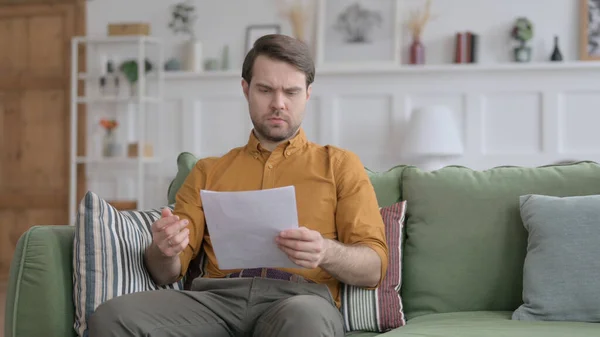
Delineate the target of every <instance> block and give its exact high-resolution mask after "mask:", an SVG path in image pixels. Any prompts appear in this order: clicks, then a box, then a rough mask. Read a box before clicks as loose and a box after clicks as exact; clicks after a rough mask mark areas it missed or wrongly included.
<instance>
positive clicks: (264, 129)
mask: <svg viewBox="0 0 600 337" xmlns="http://www.w3.org/2000/svg"><path fill="white" fill-rule="evenodd" d="M272 117H279V118H283V117H282V116H281V114H280V113H279V112H275V113H273V114H271V115H270V116H268V117H266V119H265V121H264V122H262V123H261V122H259V121H256V120H255V119H252V124H253V125H254V131H255V132H256V133H257V134H258V136H259V138H262V139H264V140H266V141H269V142H273V143H278V142H282V141H284V140H287V139H290V138H291V137H292V136H294V135H295V134H296V132H297V131H298V128H299V127H300V126H299V125H290V124H289V122H290V121H289V120H288V119H285V118H283V119H284V121H285V123H283V124H281V125H268V124H267V123H268V122H267V119H268V118H272Z"/></svg>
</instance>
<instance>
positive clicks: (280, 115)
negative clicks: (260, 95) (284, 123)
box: [266, 110, 287, 120]
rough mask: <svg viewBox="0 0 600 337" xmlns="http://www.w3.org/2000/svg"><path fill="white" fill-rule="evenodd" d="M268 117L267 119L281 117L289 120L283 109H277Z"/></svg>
mask: <svg viewBox="0 0 600 337" xmlns="http://www.w3.org/2000/svg"><path fill="white" fill-rule="evenodd" d="M266 118H267V119H269V118H280V119H283V120H287V118H286V117H285V116H284V115H283V112H282V111H281V110H275V111H273V112H272V113H271V114H270V115H268V116H267V117H266Z"/></svg>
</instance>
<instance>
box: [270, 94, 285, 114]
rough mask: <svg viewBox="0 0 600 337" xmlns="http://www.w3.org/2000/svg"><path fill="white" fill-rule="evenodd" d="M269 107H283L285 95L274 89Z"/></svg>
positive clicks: (275, 108)
mask: <svg viewBox="0 0 600 337" xmlns="http://www.w3.org/2000/svg"><path fill="white" fill-rule="evenodd" d="M271 108H272V109H274V110H283V109H285V95H283V93H281V92H279V91H276V92H275V93H274V94H273V99H272V100H271Z"/></svg>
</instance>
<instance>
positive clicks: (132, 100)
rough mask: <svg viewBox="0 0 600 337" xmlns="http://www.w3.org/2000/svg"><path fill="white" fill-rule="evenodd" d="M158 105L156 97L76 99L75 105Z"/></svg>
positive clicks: (159, 100) (158, 100) (158, 99)
mask: <svg viewBox="0 0 600 337" xmlns="http://www.w3.org/2000/svg"><path fill="white" fill-rule="evenodd" d="M140 101H141V102H142V103H159V102H161V99H160V98H158V97H146V96H145V97H141V98H138V97H114V96H112V97H111V96H105V97H82V96H80V97H77V103H81V104H89V103H138V102H140Z"/></svg>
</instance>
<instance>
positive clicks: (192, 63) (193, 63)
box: [183, 39, 204, 71]
mask: <svg viewBox="0 0 600 337" xmlns="http://www.w3.org/2000/svg"><path fill="white" fill-rule="evenodd" d="M183 59H184V70H186V71H202V66H203V64H204V62H203V55H202V42H200V41H198V40H196V39H190V40H189V41H187V42H186V43H185V45H184V49H183Z"/></svg>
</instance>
